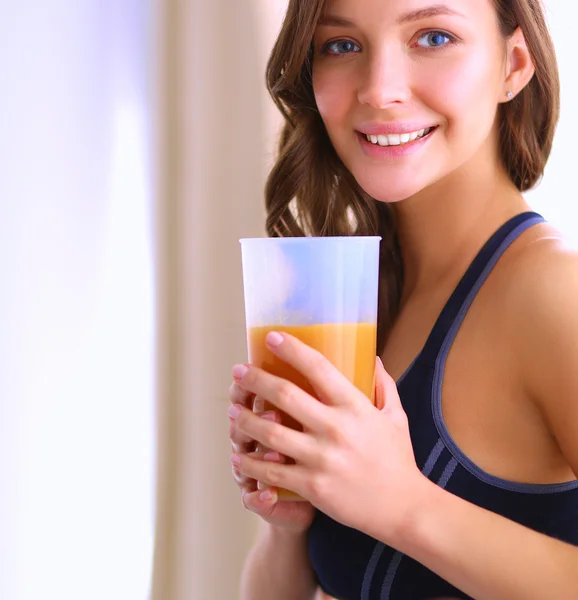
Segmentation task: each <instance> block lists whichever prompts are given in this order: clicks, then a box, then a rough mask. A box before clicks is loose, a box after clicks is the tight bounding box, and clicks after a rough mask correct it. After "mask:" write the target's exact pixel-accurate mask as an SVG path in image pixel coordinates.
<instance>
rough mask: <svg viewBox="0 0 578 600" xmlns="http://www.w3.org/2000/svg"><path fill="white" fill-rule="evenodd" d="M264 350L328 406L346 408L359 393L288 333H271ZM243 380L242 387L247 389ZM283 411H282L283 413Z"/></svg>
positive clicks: (310, 349)
mask: <svg viewBox="0 0 578 600" xmlns="http://www.w3.org/2000/svg"><path fill="white" fill-rule="evenodd" d="M266 343H267V347H268V348H269V349H270V350H271V351H272V352H273V353H274V354H275V355H276V356H278V357H279V358H280V359H281V360H282V361H283V362H286V363H287V364H289V365H291V366H292V367H293V368H295V369H296V370H297V371H299V372H300V373H301V374H302V375H304V376H305V377H306V378H307V380H308V381H309V382H310V383H311V385H312V386H313V388H314V389H315V391H316V392H317V394H318V395H319V399H320V400H321V401H322V402H324V403H326V404H331V405H339V404H349V403H350V402H351V401H352V399H354V398H359V397H360V394H361V392H360V391H359V390H358V389H357V388H356V387H355V386H354V385H353V384H352V383H351V382H350V381H349V380H348V379H347V377H345V375H343V373H341V371H339V370H338V369H337V368H336V367H334V366H333V364H332V363H331V362H330V361H329V360H327V358H325V357H324V356H323V354H321V353H320V352H318V351H317V350H314V349H313V348H311V347H310V346H308V345H307V344H304V343H303V342H301V341H300V340H298V339H297V338H296V337H294V336H292V335H290V334H288V333H278V332H272V333H269V334H267V337H266ZM244 383H245V382H244V380H243V382H242V384H241V385H242V387H243V388H244V389H248V388H247V387H246V386H245V384H244ZM282 410H284V409H282Z"/></svg>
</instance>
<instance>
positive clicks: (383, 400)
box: [375, 356, 403, 412]
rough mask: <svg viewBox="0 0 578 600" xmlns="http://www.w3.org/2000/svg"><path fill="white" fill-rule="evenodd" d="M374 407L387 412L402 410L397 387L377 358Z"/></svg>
mask: <svg viewBox="0 0 578 600" xmlns="http://www.w3.org/2000/svg"><path fill="white" fill-rule="evenodd" d="M375 406H376V407H377V408H379V410H383V411H388V412H389V411H391V410H394V409H396V408H397V409H401V410H403V407H402V405H401V400H400V399H399V394H398V392H397V385H396V384H395V381H394V380H393V378H392V377H391V375H390V374H389V373H388V372H387V371H386V370H385V367H384V366H383V363H382V362H381V358H379V356H378V357H377V358H376V360H375Z"/></svg>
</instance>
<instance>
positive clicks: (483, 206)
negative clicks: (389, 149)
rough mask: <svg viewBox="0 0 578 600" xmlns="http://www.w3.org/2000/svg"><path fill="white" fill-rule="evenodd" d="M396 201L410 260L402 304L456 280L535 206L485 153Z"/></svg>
mask: <svg viewBox="0 0 578 600" xmlns="http://www.w3.org/2000/svg"><path fill="white" fill-rule="evenodd" d="M392 206H393V208H394V212H395V215H396V219H397V223H398V232H399V239H400V245H401V251H402V257H403V262H404V272H405V278H404V291H403V298H402V303H403V302H405V300H407V298H408V297H410V296H412V295H414V294H417V293H420V294H421V293H423V292H426V293H427V291H428V290H431V289H433V288H434V287H436V286H439V285H443V284H444V282H450V281H451V282H452V283H454V284H455V280H456V278H457V277H458V276H459V275H461V274H462V273H463V272H464V271H465V270H466V268H467V266H468V265H469V264H470V262H471V261H472V260H473V258H474V257H475V255H476V254H477V252H478V251H479V250H480V248H481V247H482V246H483V244H484V243H485V242H486V241H487V239H488V238H489V237H490V236H491V235H492V233H494V231H495V230H496V229H497V228H498V227H500V225H502V224H503V223H504V222H505V221H507V220H508V219H510V218H511V217H513V216H515V215H517V214H519V213H521V212H524V211H527V210H530V209H529V206H528V204H527V203H526V201H525V200H524V198H523V196H522V195H521V194H520V192H519V191H518V190H517V189H516V187H515V186H514V185H513V184H512V182H511V181H510V179H509V178H508V176H507V174H506V173H505V171H504V170H503V169H502V168H501V166H500V165H497V164H495V163H494V162H493V161H491V160H488V159H487V157H483V156H479V157H474V158H473V159H472V160H471V161H469V162H468V163H467V164H465V165H464V166H462V167H461V168H460V169H458V170H457V171H456V172H454V173H452V174H451V175H449V176H448V177H446V178H445V179H444V180H441V181H439V182H437V183H436V184H435V185H434V186H431V187H430V188H427V189H425V190H423V191H421V192H420V193H419V194H417V195H415V196H412V197H411V198H408V199H406V200H403V201H401V202H399V203H396V204H394V205H392Z"/></svg>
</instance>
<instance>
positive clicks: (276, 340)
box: [265, 331, 283, 348]
mask: <svg viewBox="0 0 578 600" xmlns="http://www.w3.org/2000/svg"><path fill="white" fill-rule="evenodd" d="M265 339H266V341H267V344H268V345H269V346H271V347H272V348H277V347H279V346H280V345H281V344H282V343H283V336H282V335H281V334H280V333H277V332H276V331H270V332H269V333H268V334H267V337H266V338H265Z"/></svg>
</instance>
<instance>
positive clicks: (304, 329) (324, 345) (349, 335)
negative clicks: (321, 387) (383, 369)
mask: <svg viewBox="0 0 578 600" xmlns="http://www.w3.org/2000/svg"><path fill="white" fill-rule="evenodd" d="M270 331H283V332H286V333H290V334H291V335H294V336H295V337H296V338H298V339H300V340H301V341H302V342H304V343H305V344H307V345H308V346H311V347H312V348H314V349H315V350H318V351H319V352H321V354H323V355H324V356H325V357H326V358H327V359H328V360H329V361H330V362H331V363H332V364H333V365H335V367H337V368H338V369H339V370H340V371H341V372H342V373H343V374H344V375H345V376H346V377H347V378H348V379H349V381H351V382H352V383H353V384H354V385H355V386H356V387H357V388H358V389H359V390H361V391H362V392H363V393H364V394H365V395H366V396H367V397H368V399H369V400H370V401H371V402H374V399H373V384H374V382H373V377H374V371H375V356H376V343H377V327H376V325H375V324H373V323H326V324H319V325H293V326H284V325H277V326H272V325H270V326H266V327H250V328H249V330H248V332H247V339H248V348H249V362H250V363H251V364H253V365H256V366H257V367H260V368H261V369H263V370H265V371H267V372H269V373H272V374H273V375H276V376H278V377H283V378H284V379H288V380H289V381H292V382H293V383H295V384H296V385H298V386H299V387H300V388H302V389H304V390H305V391H306V392H308V393H309V394H311V395H315V394H314V391H313V389H312V387H311V385H310V383H309V382H308V381H307V379H306V378H305V377H304V376H303V375H301V374H300V373H299V372H297V371H296V370H295V369H293V368H292V367H290V366H289V365H288V364H287V363H284V362H283V361H281V360H280V359H278V358H277V357H276V356H275V355H274V354H273V353H272V352H271V351H270V350H269V349H268V348H267V346H266V345H265V336H266V335H267V333H269V332H270ZM255 409H256V410H257V411H267V410H277V409H276V408H275V407H274V406H273V405H271V404H269V403H268V402H259V398H257V399H256V405H255ZM281 417H282V422H283V424H284V425H286V426H287V427H291V428H292V429H297V430H299V431H301V430H302V427H301V425H300V424H299V423H297V422H296V421H295V420H294V419H292V418H291V417H290V416H289V415H286V414H284V413H282V414H281ZM278 492H279V498H281V499H283V500H302V498H301V497H300V496H297V495H296V494H293V493H292V492H290V491H288V490H281V489H280V490H278Z"/></svg>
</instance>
